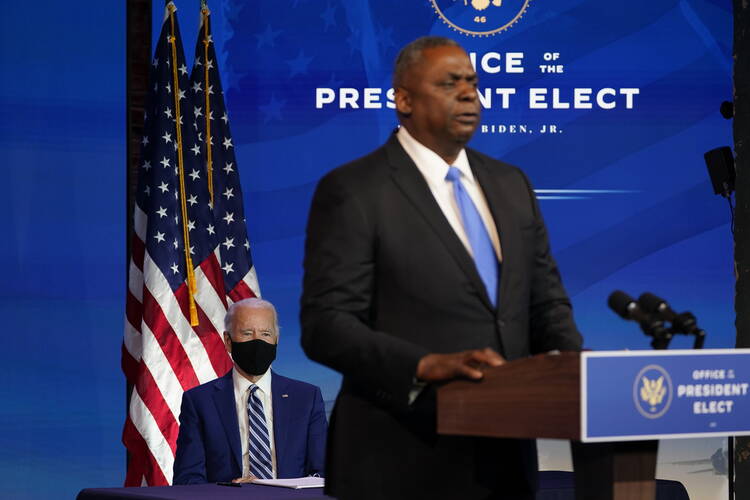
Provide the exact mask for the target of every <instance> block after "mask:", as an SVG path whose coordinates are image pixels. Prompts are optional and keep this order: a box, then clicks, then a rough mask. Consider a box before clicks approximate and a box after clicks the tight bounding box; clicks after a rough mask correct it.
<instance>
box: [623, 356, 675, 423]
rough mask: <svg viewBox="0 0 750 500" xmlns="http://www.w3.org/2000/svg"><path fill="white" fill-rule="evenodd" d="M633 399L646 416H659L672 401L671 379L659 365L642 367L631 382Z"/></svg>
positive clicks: (641, 412)
mask: <svg viewBox="0 0 750 500" xmlns="http://www.w3.org/2000/svg"><path fill="white" fill-rule="evenodd" d="M633 400H634V402H635V406H636V408H637V409H638V411H639V413H640V414H641V415H643V416H644V417H646V418H659V417H661V416H662V415H664V414H665V413H666V412H667V410H668V409H669V406H670V404H671V403H672V379H671V378H670V376H669V373H668V372H667V371H666V370H665V369H664V368H662V367H661V366H659V365H648V366H646V367H644V368H643V369H642V370H641V371H640V372H638V375H637V376H636V378H635V381H634V382H633Z"/></svg>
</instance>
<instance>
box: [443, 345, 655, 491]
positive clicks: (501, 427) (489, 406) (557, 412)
mask: <svg viewBox="0 0 750 500" xmlns="http://www.w3.org/2000/svg"><path fill="white" fill-rule="evenodd" d="M437 414H438V422H437V429H438V433H439V434H450V435H463V436H487V437H503V438H532V439H533V438H548V439H569V440H571V448H572V455H573V467H574V470H575V485H576V499H577V500H654V499H655V496H656V482H655V474H656V453H657V447H658V441H626V442H605V443H581V442H580V439H581V363H580V355H579V354H578V353H562V354H556V355H548V354H545V355H539V356H534V357H531V358H527V359H522V360H517V361H511V362H509V363H506V364H504V365H502V366H499V367H496V368H488V369H487V370H486V371H485V375H484V378H483V379H482V380H481V381H478V382H476V381H468V380H466V381H464V380H460V381H455V382H451V383H449V384H446V385H445V386H443V387H441V388H440V389H439V390H438V395H437Z"/></svg>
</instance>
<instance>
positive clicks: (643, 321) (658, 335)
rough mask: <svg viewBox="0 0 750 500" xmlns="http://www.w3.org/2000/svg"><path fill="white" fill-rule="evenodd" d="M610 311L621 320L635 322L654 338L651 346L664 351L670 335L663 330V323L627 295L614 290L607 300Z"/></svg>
mask: <svg viewBox="0 0 750 500" xmlns="http://www.w3.org/2000/svg"><path fill="white" fill-rule="evenodd" d="M607 304H608V305H609V307H610V309H612V310H613V311H614V312H616V313H617V315H618V316H620V317H621V318H622V319H625V320H629V321H636V322H638V323H639V324H640V326H641V330H643V333H645V334H646V335H649V336H651V337H654V340H653V342H652V343H651V345H652V346H653V347H654V349H666V348H667V345H669V341H670V340H671V339H672V333H671V332H670V331H669V330H667V329H666V328H664V322H663V321H662V320H661V319H659V318H655V317H654V316H652V315H651V314H649V313H648V312H646V311H644V310H643V309H641V307H640V306H639V305H638V302H636V301H635V299H633V297H631V296H630V295H628V294H627V293H625V292H623V291H621V290H616V291H614V292H612V293H611V294H610V296H609V299H608V300H607Z"/></svg>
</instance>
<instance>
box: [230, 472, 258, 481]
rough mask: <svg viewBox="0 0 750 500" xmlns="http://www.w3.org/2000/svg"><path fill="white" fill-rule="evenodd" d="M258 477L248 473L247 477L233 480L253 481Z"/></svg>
mask: <svg viewBox="0 0 750 500" xmlns="http://www.w3.org/2000/svg"><path fill="white" fill-rule="evenodd" d="M256 479H258V478H257V477H255V476H253V475H252V474H250V473H248V475H247V476H245V477H238V478H237V479H232V482H233V483H252V482H253V481H255V480H256Z"/></svg>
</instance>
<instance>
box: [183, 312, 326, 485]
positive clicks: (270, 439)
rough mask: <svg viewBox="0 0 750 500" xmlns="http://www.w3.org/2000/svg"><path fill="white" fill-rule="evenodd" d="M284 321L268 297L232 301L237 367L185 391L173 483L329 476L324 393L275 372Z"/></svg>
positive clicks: (229, 318) (229, 320)
mask: <svg viewBox="0 0 750 500" xmlns="http://www.w3.org/2000/svg"><path fill="white" fill-rule="evenodd" d="M277 321H278V320H277V316H276V310H275V309H274V307H273V305H272V304H271V303H270V302H267V301H265V300H261V299H254V298H253V299H244V300H241V301H239V302H235V303H234V304H232V305H231V306H230V307H229V310H228V311H227V315H226V318H225V321H224V326H225V329H226V331H225V332H224V343H225V344H226V348H227V351H228V352H229V353H230V354H231V356H232V359H233V360H234V367H233V368H232V369H231V370H230V371H229V373H227V374H226V375H224V376H223V377H220V378H218V379H216V380H213V381H211V382H207V383H205V384H203V385H200V386H198V387H195V388H193V389H191V390H189V391H186V392H185V394H184V395H183V397H182V409H181V411H180V433H179V435H178V437H177V453H176V455H175V461H174V480H173V484H195V483H207V482H209V483H212V482H217V481H233V482H250V481H253V480H254V479H256V478H257V479H275V478H279V479H281V478H292V477H303V476H308V475H314V474H317V475H320V476H323V475H324V474H323V464H324V457H325V442H326V431H327V423H326V416H325V410H324V408H323V398H322V396H321V394H320V389H319V388H318V387H316V386H314V385H310V384H307V383H305V382H300V381H298V380H293V379H290V378H286V377H282V376H281V375H279V374H277V373H275V372H273V371H271V370H270V365H271V362H272V361H273V360H274V359H275V358H276V345H277V344H278V340H279V327H278V323H277Z"/></svg>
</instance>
